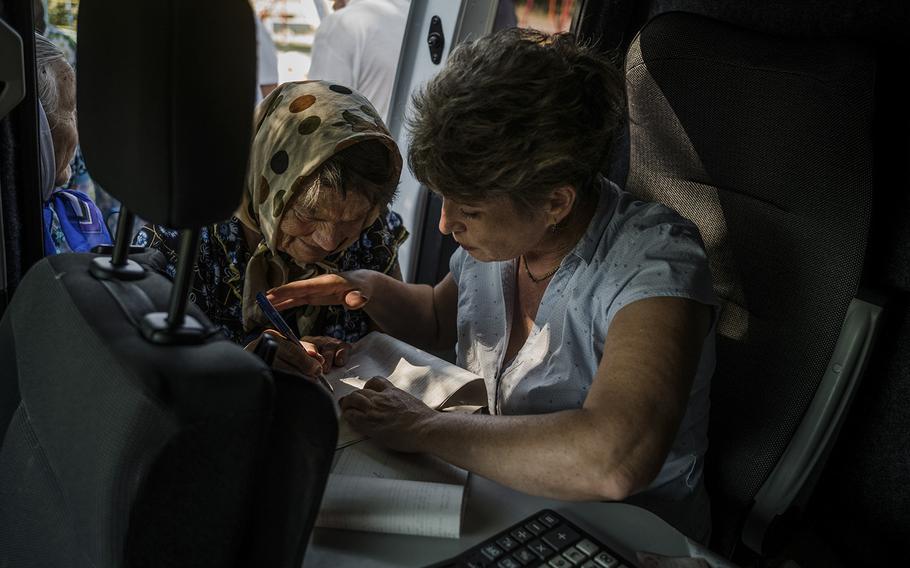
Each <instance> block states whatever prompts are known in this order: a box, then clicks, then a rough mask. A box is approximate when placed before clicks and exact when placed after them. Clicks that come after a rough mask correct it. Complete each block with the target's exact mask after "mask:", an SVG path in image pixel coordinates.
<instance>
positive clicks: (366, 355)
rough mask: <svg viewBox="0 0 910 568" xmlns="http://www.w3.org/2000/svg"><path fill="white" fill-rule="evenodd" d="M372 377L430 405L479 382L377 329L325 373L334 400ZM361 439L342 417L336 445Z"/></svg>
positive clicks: (443, 400) (339, 446) (475, 378)
mask: <svg viewBox="0 0 910 568" xmlns="http://www.w3.org/2000/svg"><path fill="white" fill-rule="evenodd" d="M376 376H379V377H385V378H387V379H388V380H389V382H391V383H392V384H393V385H395V386H396V387H398V388H400V389H401V390H403V391H405V392H408V393H410V394H411V395H413V396H414V397H416V398H419V399H420V400H422V401H423V402H424V404H426V405H427V406H429V407H430V408H439V407H440V406H442V405H443V403H445V402H446V401H447V400H448V399H449V398H450V397H451V396H452V395H453V394H454V393H455V392H457V391H458V390H459V389H461V388H462V387H464V386H465V385H467V384H469V383H471V382H472V381H478V382H480V383H482V381H483V379H481V378H480V377H478V376H477V375H475V374H473V373H471V372H470V371H466V370H465V369H462V368H461V367H458V366H456V365H453V364H451V363H449V362H447V361H445V360H443V359H440V358H439V357H436V356H435V355H431V354H429V353H427V352H425V351H422V350H420V349H417V348H416V347H414V346H412V345H408V344H407V343H404V342H403V341H399V340H397V339H395V338H394V337H392V336H390V335H386V334H384V333H380V332H377V331H374V332H372V333H369V334H367V336H366V337H364V338H363V339H361V340H360V341H358V342H357V343H355V344H354V346H353V347H352V348H351V351H350V354H349V355H348V364H347V365H346V366H345V367H340V368H338V369H334V370H333V371H331V372H330V373H326V375H325V377H326V380H328V381H329V383H330V384H331V385H332V387H333V388H334V389H335V399H336V400H338V399H340V398H341V397H343V396H345V395H348V394H350V393H352V392H354V391H355V390H357V389H361V388H363V385H364V384H365V383H366V382H367V381H368V380H370V379H371V378H372V377H376ZM365 438H366V436H364V435H362V434H359V433H358V432H356V431H355V430H354V429H353V428H351V427H350V426H349V425H347V424H346V423H345V422H344V421H343V420H342V421H341V423H340V425H339V429H338V444H337V446H336V447H338V448H344V447H346V446H349V445H351V444H353V443H355V442H358V441H361V440H364V439H365Z"/></svg>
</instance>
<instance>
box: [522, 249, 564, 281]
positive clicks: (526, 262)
mask: <svg viewBox="0 0 910 568" xmlns="http://www.w3.org/2000/svg"><path fill="white" fill-rule="evenodd" d="M521 261H522V263H523V264H524V265H525V273H527V275H528V278H530V279H531V282H533V283H535V284H537V283H539V282H543V281H544V280H546V279H547V278H549V277H550V276H553V275H554V274H556V271H557V270H559V265H558V264H557V265H556V266H554V267H553V270H550V271H548V272H547V273H546V274H544V275H543V276H539V277H538V276H534V275H533V274H531V269H530V268H528V259H526V258H525V255H521Z"/></svg>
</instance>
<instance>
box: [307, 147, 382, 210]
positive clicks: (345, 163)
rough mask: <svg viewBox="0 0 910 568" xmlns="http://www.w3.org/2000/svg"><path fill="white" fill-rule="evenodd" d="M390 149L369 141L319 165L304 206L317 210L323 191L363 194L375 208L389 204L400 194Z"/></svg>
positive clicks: (345, 194) (343, 151)
mask: <svg viewBox="0 0 910 568" xmlns="http://www.w3.org/2000/svg"><path fill="white" fill-rule="evenodd" d="M389 153H390V150H389V148H388V147H386V146H385V145H384V144H382V143H381V142H379V141H377V140H365V141H363V142H358V143H357V144H354V145H353V146H349V147H347V148H345V149H343V150H341V151H340V152H338V153H337V154H334V155H332V157H330V158H329V159H328V160H326V161H325V162H323V163H322V165H321V166H319V170H318V175H317V176H316V179H314V180H313V182H312V183H313V185H312V186H311V187H310V188H309V190H308V191H305V192H304V194H303V195H304V199H303V203H301V205H302V206H303V207H306V208H311V207H314V206H315V205H316V204H317V203H318V202H319V197H320V194H321V193H322V192H323V191H326V190H328V191H339V192H341V195H342V196H343V197H347V193H348V191H353V192H354V193H357V194H360V195H363V196H364V197H366V198H367V199H368V200H369V202H370V204H372V205H383V206H385V205H388V204H389V203H391V202H392V200H393V199H394V198H395V194H396V192H397V191H398V179H397V178H394V171H393V165H392V158H391V156H390V155H389Z"/></svg>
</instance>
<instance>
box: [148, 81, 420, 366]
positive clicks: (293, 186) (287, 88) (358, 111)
mask: <svg viewBox="0 0 910 568" xmlns="http://www.w3.org/2000/svg"><path fill="white" fill-rule="evenodd" d="M400 173H401V155H400V154H399V152H398V147H397V146H396V144H395V141H394V140H393V139H392V137H391V136H390V135H389V132H388V130H387V129H386V127H385V126H384V125H383V123H382V121H381V120H380V119H379V116H378V115H377V114H376V111H375V110H374V109H373V106H372V105H371V104H370V102H369V101H367V100H366V99H365V98H364V97H363V96H361V95H360V94H358V93H356V92H353V91H351V90H350V89H348V88H347V87H343V86H341V85H335V84H331V83H325V82H321V81H305V82H302V83H286V84H284V85H281V86H280V87H279V88H277V89H275V90H274V91H273V92H272V93H271V94H270V95H269V96H268V97H267V98H266V99H265V100H264V101H263V102H262V103H261V104H260V105H259V107H258V108H257V112H256V134H255V137H254V139H253V142H252V149H251V155H250V162H249V168H248V170H247V182H246V191H245V192H244V197H243V202H242V204H241V206H240V208H239V209H238V211H237V213H236V215H235V217H233V218H232V219H229V220H227V221H224V222H222V223H218V224H216V225H213V226H211V227H207V228H204V229H203V230H202V232H201V239H200V245H199V256H198V261H197V265H196V271H195V279H194V284H193V291H192V293H191V296H190V298H191V299H192V300H193V301H194V302H195V303H196V304H197V305H198V306H199V307H200V308H202V310H203V311H204V312H205V313H206V314H207V315H208V317H209V319H211V320H212V321H213V322H214V323H216V324H219V325H221V326H222V328H223V330H224V331H225V333H226V335H228V336H229V337H230V338H232V339H234V340H235V341H237V342H242V343H247V342H248V340H250V339H253V338H255V337H256V336H257V335H258V333H259V332H260V331H262V330H263V329H264V328H265V327H267V325H268V320H266V319H265V317H264V316H263V315H262V313H261V312H260V310H259V308H258V306H257V304H256V301H255V297H256V294H257V293H258V292H264V291H268V290H270V289H272V288H274V287H277V286H281V285H283V284H287V283H288V282H295V281H298V280H305V279H307V278H311V277H313V276H317V275H320V274H327V273H333V272H337V271H350V270H357V269H366V270H370V271H375V272H376V273H377V274H383V275H385V276H388V277H390V278H398V277H399V268H398V261H397V250H398V246H399V244H401V242H402V241H403V240H404V239H405V238H406V236H407V232H406V231H405V229H404V227H403V226H402V224H401V218H400V217H399V216H398V215H397V214H395V213H393V212H391V211H389V209H388V206H389V203H390V202H391V201H392V198H393V197H394V196H395V192H396V190H397V186H398V178H399V175H400ZM177 243H178V234H177V231H173V230H170V229H167V228H164V227H161V226H147V227H145V228H143V229H142V230H141V231H140V232H139V234H138V235H137V237H136V239H135V240H134V244H136V245H139V246H147V247H154V248H157V249H159V250H161V251H162V252H164V253H165V255H166V256H167V259H168V266H167V269H166V272H167V273H169V274H170V275H171V276H173V274H174V271H175V268H176V264H177V252H176V251H177V249H178V246H177ZM284 315H285V317H286V318H289V319H290V320H291V324H292V325H291V327H292V329H294V328H296V331H297V332H298V334H299V336H300V337H301V338H302V342H303V343H304V346H305V348H306V351H307V352H308V353H310V354H311V355H316V356H317V357H318V358H320V359H323V360H324V361H323V368H328V367H329V366H331V365H332V364H333V363H337V364H341V362H342V356H341V351H340V349H341V348H342V347H343V345H344V343H343V342H351V341H356V340H357V339H359V338H360V337H361V336H363V335H364V334H366V333H367V332H368V331H369V330H370V326H371V323H370V317H369V314H368V313H365V312H356V311H348V310H345V309H343V308H341V307H338V306H330V307H327V308H317V307H306V308H300V309H296V310H290V311H289V312H287V313H285V314H284ZM309 336H312V337H309ZM336 352H337V354H338V356H339V357H338V359H339V360H334V359H335V355H336ZM301 353H302V350H300V349H299V348H297V349H293V348H290V347H289V346H287V345H284V346H283V348H282V349H280V350H279V353H278V362H279V363H280V362H282V361H283V362H284V363H285V366H289V367H292V368H295V369H297V370H303V371H306V372H314V371H316V370H318V366H317V367H315V368H314V366H313V365H312V360H310V359H308V358H307V357H306V355H303V356H302V357H301Z"/></svg>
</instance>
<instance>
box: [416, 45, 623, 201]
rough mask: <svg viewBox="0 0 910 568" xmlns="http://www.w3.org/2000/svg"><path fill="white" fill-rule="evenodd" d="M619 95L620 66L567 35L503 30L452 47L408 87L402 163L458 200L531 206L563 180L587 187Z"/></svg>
mask: <svg viewBox="0 0 910 568" xmlns="http://www.w3.org/2000/svg"><path fill="white" fill-rule="evenodd" d="M624 100H625V97H624V92H623V82H622V77H621V75H620V73H619V71H618V70H617V69H616V67H614V66H613V64H612V63H611V62H610V60H609V59H608V57H607V56H606V55H605V54H602V53H600V52H598V51H597V50H596V49H595V48H594V47H593V46H591V45H584V44H581V43H579V42H578V41H577V39H576V38H575V36H573V35H572V34H555V35H548V34H545V33H543V32H539V31H536V30H529V29H520V28H510V29H505V30H501V31H499V32H497V33H494V34H491V35H488V36H485V37H482V38H480V39H477V40H475V41H471V42H467V43H464V44H461V45H460V46H458V47H457V48H456V49H455V50H454V51H453V52H452V55H451V56H450V57H449V60H448V62H447V63H446V66H445V68H444V69H443V70H442V71H441V72H440V73H439V74H438V75H437V76H436V77H435V78H434V79H433V80H431V81H430V82H429V83H428V84H427V85H426V87H425V88H423V89H422V90H421V91H419V92H418V93H416V94H415V95H414V98H413V106H414V113H413V114H412V115H411V116H410V117H409V126H410V128H411V145H410V148H409V150H408V164H409V165H410V167H411V170H412V171H413V172H414V175H415V176H416V178H417V179H418V180H419V181H421V182H422V183H424V184H426V185H427V186H428V187H429V188H431V189H432V190H434V191H437V192H439V193H441V194H442V195H443V196H446V197H450V198H452V199H455V200H456V201H467V202H470V201H472V200H477V199H487V198H491V197H498V196H507V197H509V198H511V199H512V201H513V203H515V204H516V205H517V206H519V207H522V208H525V209H531V208H533V207H534V206H536V205H538V204H539V203H541V202H542V201H543V200H544V199H546V197H547V196H549V194H550V192H551V191H552V190H553V189H555V188H556V187H559V186H560V185H564V184H571V185H573V186H575V187H576V188H577V189H578V191H579V192H580V193H586V192H587V191H588V188H589V187H590V185H591V184H590V182H591V181H592V180H593V179H594V177H595V176H596V175H597V174H598V173H599V172H600V171H601V170H605V169H606V165H607V163H608V160H609V157H610V150H611V149H612V147H613V144H614V140H615V136H616V133H617V131H618V127H619V126H620V125H621V123H622V121H623V120H624V117H625V107H624V104H625V103H624ZM582 197H584V195H582Z"/></svg>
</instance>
